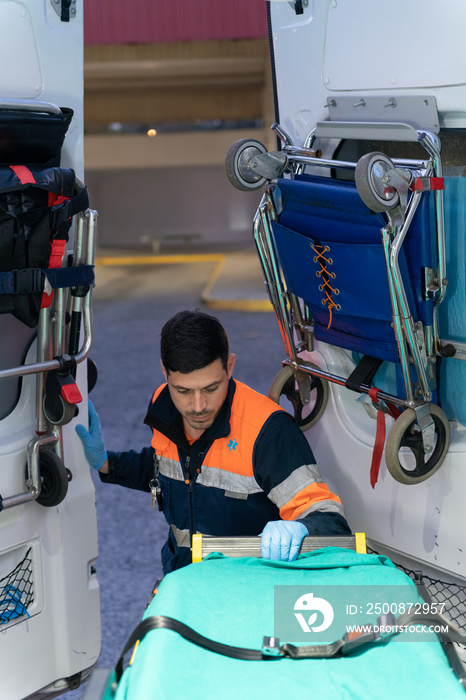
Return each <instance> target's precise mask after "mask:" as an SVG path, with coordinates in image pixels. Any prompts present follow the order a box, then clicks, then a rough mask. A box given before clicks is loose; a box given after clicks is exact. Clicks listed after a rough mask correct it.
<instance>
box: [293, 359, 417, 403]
mask: <svg viewBox="0 0 466 700" xmlns="http://www.w3.org/2000/svg"><path fill="white" fill-rule="evenodd" d="M282 365H284V366H285V365H286V366H288V367H291V368H292V369H294V370H301V371H303V372H307V374H311V375H312V376H313V377H319V378H320V379H326V380H327V381H328V382H331V383H332V384H337V385H338V386H344V387H346V381H347V380H346V379H345V378H344V377H339V376H338V375H337V374H331V373H330V372H326V371H325V370H323V369H317V368H315V367H309V366H308V365H307V364H306V363H305V362H302V361H300V360H298V361H297V362H293V360H283V361H282ZM346 388H347V387H346ZM371 388H372V387H370V386H368V385H367V384H361V385H360V387H359V389H358V391H359V392H360V393H361V394H369V392H370V390H371ZM377 398H378V399H382V400H383V401H385V402H386V403H393V404H395V405H396V406H403V407H404V408H416V407H417V406H422V405H423V404H424V401H409V400H408V399H401V398H400V397H399V396H393V394H387V393H386V392H385V391H379V393H378V394H377Z"/></svg>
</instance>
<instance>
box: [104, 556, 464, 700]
mask: <svg viewBox="0 0 466 700" xmlns="http://www.w3.org/2000/svg"><path fill="white" fill-rule="evenodd" d="M303 593H304V597H305V598H306V596H309V594H312V595H313V596H314V601H316V605H315V607H311V608H308V609H307V611H306V610H305V609H304V608H303V605H302V604H299V605H298V607H296V606H293V601H296V603H298V602H299V601H301V603H303V600H304V599H302V598H301V595H302V594H303ZM322 599H324V603H322ZM307 600H308V601H309V598H307ZM319 600H320V603H319ZM287 601H291V603H290V605H291V607H290V606H289V605H288V603H287ZM304 602H306V601H304ZM325 602H327V603H330V605H331V608H332V609H333V611H334V617H333V621H332V623H331V624H330V626H328V627H327V628H326V629H325V631H324V630H323V629H322V628H323V627H325V625H326V624H327V623H328V620H329V618H325V614H326V612H328V609H329V607H328V605H327V607H325ZM322 605H323V606H324V607H322ZM410 605H412V606H417V608H419V609H420V606H421V605H422V600H421V599H420V597H419V595H418V592H417V589H416V587H415V585H414V584H413V583H412V581H411V579H409V577H408V576H406V575H405V574H404V573H403V572H402V571H399V570H398V569H397V568H396V567H395V566H394V565H393V564H392V562H390V560H389V559H387V558H386V557H384V556H379V555H371V554H357V553H355V552H353V551H350V550H347V549H337V548H333V547H328V548H325V549H320V550H317V551H314V552H311V553H309V554H306V555H301V556H300V557H299V558H298V559H297V560H296V561H295V562H292V563H282V562H271V561H267V560H263V559H256V558H227V557H224V556H223V555H221V554H211V555H209V556H208V557H207V558H206V559H204V560H203V561H202V562H200V563H198V564H191V565H190V566H188V567H185V568H183V569H180V570H178V571H174V572H173V573H170V574H168V576H166V577H165V578H164V579H163V581H162V583H161V585H160V588H159V590H158V593H157V595H156V596H155V598H154V599H153V600H152V602H151V604H150V605H149V607H148V608H147V610H146V612H145V614H144V618H143V619H145V618H148V617H150V616H151V615H164V616H168V617H172V618H175V619H177V620H179V621H180V622H183V623H184V624H186V625H188V626H190V627H191V628H193V629H194V630H196V632H198V633H199V634H201V635H204V636H205V637H208V638H210V639H212V640H215V641H217V642H222V643H223V644H228V645H233V646H237V647H246V648H252V649H261V647H262V642H263V637H264V636H265V635H267V636H274V631H276V630H277V629H278V632H281V631H282V630H285V634H290V635H291V636H294V637H296V638H295V639H290V638H289V637H288V638H285V637H284V636H283V635H282V634H278V635H276V636H280V643H281V644H283V643H284V642H291V643H296V644H297V645H298V644H301V645H304V644H314V643H331V642H334V641H335V640H337V639H339V638H340V637H342V636H343V634H344V633H345V631H346V626H347V624H348V621H350V622H351V623H352V624H354V625H360V624H366V623H368V621H369V618H370V622H371V623H372V624H375V623H376V619H377V618H375V617H373V616H372V617H370V615H372V613H378V612H385V611H387V610H388V609H389V608H390V607H391V609H392V611H394V612H395V613H397V612H403V611H406V606H410ZM351 606H352V607H351ZM413 609H414V608H413ZM297 611H301V612H297ZM309 611H311V614H310V615H309ZM312 611H314V612H313V613H312ZM369 613H370V614H369ZM300 614H301V618H300V619H301V622H302V624H301V623H300V622H299V620H298V615H300ZM322 617H324V622H322ZM289 625H291V628H290V630H291V631H288V628H289ZM293 625H294V627H293ZM416 629H417V631H413V632H409V631H403V632H402V633H401V634H398V635H396V636H394V637H393V638H392V639H391V640H390V641H384V642H383V643H382V644H380V643H378V644H373V645H370V646H369V647H366V648H365V649H364V650H358V651H356V652H353V653H351V654H350V655H348V656H342V657H336V658H330V659H304V660H295V659H290V658H274V659H271V660H267V661H245V660H239V659H234V658H229V657H226V656H222V655H219V654H216V653H214V652H212V651H208V650H205V649H203V648H201V647H199V646H197V645H195V644H193V643H191V642H189V641H187V640H185V639H184V638H183V637H181V636H180V635H179V634H177V633H176V632H174V631H172V630H168V629H155V630H152V631H150V632H148V633H147V634H146V636H145V637H144V639H143V640H142V641H141V643H140V644H139V646H138V648H137V650H136V653H135V654H134V657H133V660H132V664H131V665H130V666H128V667H127V668H126V669H125V671H124V673H123V676H122V678H121V680H120V683H119V686H118V690H117V693H116V696H115V697H116V700H154V699H157V700H179V699H180V698H189V700H210V699H212V700H213V699H215V700H229V699H230V698H231V699H232V700H233V698H234V699H235V700H237V698H239V697H240V698H246V699H247V698H255V699H256V698H267V700H275V699H277V700H278V699H280V700H282V699H283V698H286V697H289V698H316V699H317V698H319V699H323V698H336V699H337V700H347V699H348V700H349V699H351V700H353V699H354V700H366V699H367V700H373V698H377V700H384V699H385V698H386V699H387V700H394V698H397V699H400V698H401V699H404V698H406V699H407V698H409V699H411V698H415V697H419V698H422V700H438V698H448V699H449V700H455V699H456V698H458V700H465V698H466V693H465V691H464V690H463V688H462V686H461V685H460V683H459V681H458V679H457V678H456V676H455V675H454V673H453V671H452V670H451V668H450V665H449V663H448V659H447V657H446V656H445V654H444V652H443V649H442V646H441V644H440V642H439V641H438V638H437V636H436V635H435V634H433V633H429V632H428V631H427V630H426V628H424V629H423V632H422V633H419V627H417V628H416ZM318 630H322V631H318ZM427 640H428V641H427Z"/></svg>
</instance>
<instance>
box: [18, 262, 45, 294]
mask: <svg viewBox="0 0 466 700" xmlns="http://www.w3.org/2000/svg"><path fill="white" fill-rule="evenodd" d="M14 273H15V292H14V293H15V294H32V293H33V292H40V291H41V290H42V274H41V273H42V270H41V269H40V267H29V268H27V269H25V270H14Z"/></svg>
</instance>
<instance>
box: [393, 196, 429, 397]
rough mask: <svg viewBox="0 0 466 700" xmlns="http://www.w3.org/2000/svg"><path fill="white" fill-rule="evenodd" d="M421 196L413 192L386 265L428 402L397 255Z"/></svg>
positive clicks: (426, 379)
mask: <svg viewBox="0 0 466 700" xmlns="http://www.w3.org/2000/svg"><path fill="white" fill-rule="evenodd" d="M421 196H422V193H421V192H414V194H413V196H412V198H411V200H410V203H409V207H408V213H407V216H406V219H405V221H404V222H403V225H402V227H401V228H400V230H399V231H398V232H397V234H396V236H395V238H394V240H393V242H392V243H391V244H390V253H389V261H388V265H389V269H390V276H391V280H392V285H393V292H394V294H395V295H396V299H397V309H398V312H399V316H400V317H401V321H402V323H403V328H404V332H405V335H406V339H407V342H408V345H409V348H410V350H411V353H412V356H413V360H414V365H415V368H416V373H417V375H418V377H419V381H420V382H421V390H422V394H423V396H424V397H425V400H426V401H430V400H431V398H432V393H431V391H430V386H429V381H428V378H427V372H426V367H425V363H423V361H422V358H421V353H420V350H419V345H418V343H417V341H416V337H415V333H414V323H413V318H412V314H411V311H410V309H409V305H408V300H407V298H406V293H405V289H404V284H403V280H402V277H401V272H400V266H399V254H400V251H401V247H402V245H403V241H404V239H405V237H406V234H407V232H408V229H409V226H410V224H411V222H412V219H413V216H414V214H415V212H416V209H417V207H418V206H419V203H420V199H421ZM382 239H383V241H384V250H385V245H386V239H385V238H384V235H383V234H382ZM391 292H392V289H391V290H390V293H391ZM403 376H405V372H404V370H403ZM410 383H411V384H412V382H410Z"/></svg>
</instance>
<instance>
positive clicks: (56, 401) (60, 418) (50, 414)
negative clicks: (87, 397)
mask: <svg viewBox="0 0 466 700" xmlns="http://www.w3.org/2000/svg"><path fill="white" fill-rule="evenodd" d="M44 415H45V417H46V418H47V420H48V422H49V423H51V425H66V424H67V423H69V422H70V421H72V420H73V418H74V417H75V416H76V404H74V403H68V402H67V401H64V400H63V399H62V397H61V396H54V397H53V400H52V398H51V397H48V396H47V395H46V396H45V397H44Z"/></svg>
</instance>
